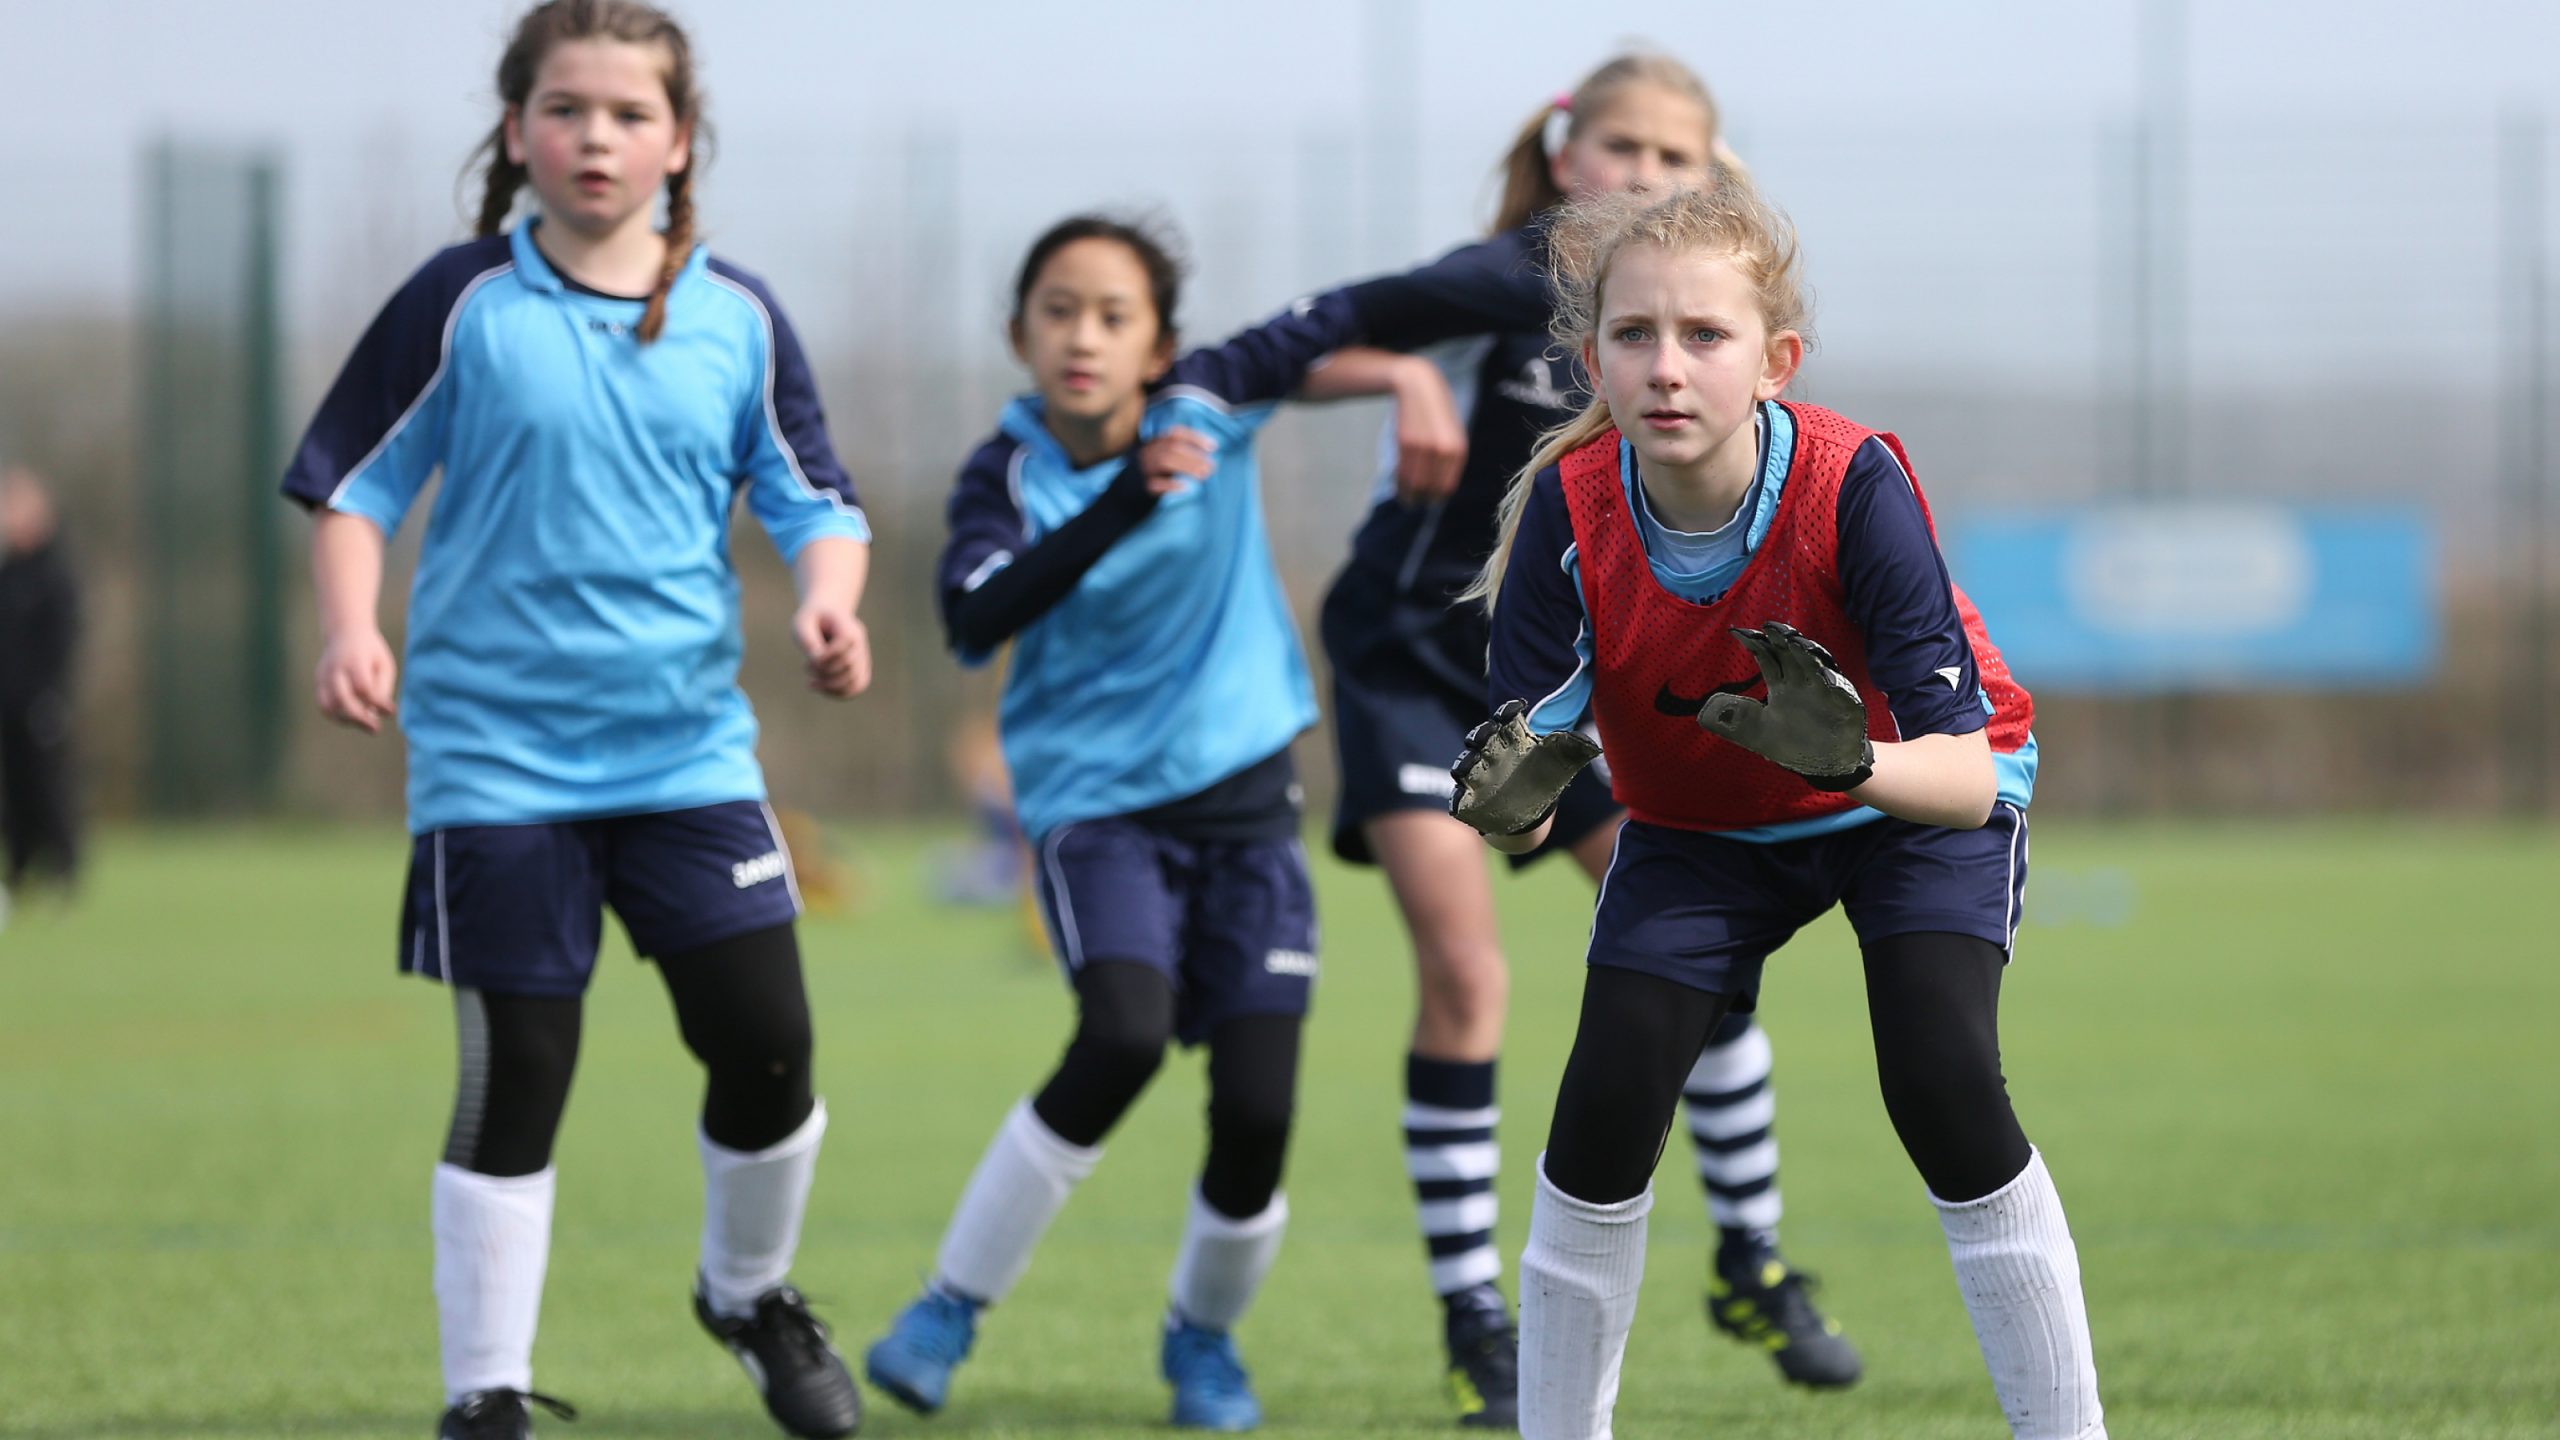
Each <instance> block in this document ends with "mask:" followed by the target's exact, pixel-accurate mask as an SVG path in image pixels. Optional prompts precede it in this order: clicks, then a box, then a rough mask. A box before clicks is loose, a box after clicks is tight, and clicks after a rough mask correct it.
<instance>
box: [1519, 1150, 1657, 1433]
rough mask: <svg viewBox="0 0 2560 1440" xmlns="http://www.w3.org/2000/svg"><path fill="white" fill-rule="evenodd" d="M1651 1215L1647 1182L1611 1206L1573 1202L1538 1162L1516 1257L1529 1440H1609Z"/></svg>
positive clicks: (1523, 1422)
mask: <svg viewBox="0 0 2560 1440" xmlns="http://www.w3.org/2000/svg"><path fill="white" fill-rule="evenodd" d="M1652 1209H1653V1190H1652V1188H1651V1187H1649V1186H1648V1187H1647V1188H1646V1189H1645V1191H1644V1193H1643V1194H1641V1195H1638V1196H1636V1197H1635V1198H1633V1199H1631V1200H1621V1201H1619V1202H1618V1203H1616V1204H1614V1205H1589V1204H1585V1203H1583V1202H1582V1201H1580V1200H1576V1199H1574V1198H1573V1197H1572V1196H1570V1195H1567V1194H1565V1193H1564V1192H1563V1191H1561V1190H1558V1189H1557V1188H1556V1187H1555V1186H1554V1185H1552V1184H1550V1183H1548V1181H1547V1158H1546V1157H1545V1156H1544V1155H1541V1156H1539V1157H1538V1198H1537V1203H1535V1204H1534V1205H1532V1206H1531V1207H1530V1209H1529V1246H1528V1248H1527V1249H1526V1250H1524V1251H1522V1252H1521V1255H1520V1433H1521V1435H1522V1436H1523V1437H1525V1440H1609V1412H1610V1411H1611V1410H1613V1409H1614V1408H1616V1406H1617V1403H1618V1367H1619V1365H1620V1364H1621V1363H1623V1362H1624V1361H1625V1359H1626V1354H1627V1332H1628V1331H1629V1330H1631V1329H1633V1328H1634V1327H1635V1322H1636V1290H1637V1287H1638V1286H1639V1285H1640V1284H1641V1283H1642V1281H1643V1279H1644V1232H1645V1216H1646V1214H1647V1213H1649V1212H1650V1211H1651V1210H1652Z"/></svg>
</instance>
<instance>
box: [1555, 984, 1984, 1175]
mask: <svg viewBox="0 0 2560 1440" xmlns="http://www.w3.org/2000/svg"><path fill="white" fill-rule="evenodd" d="M1864 959H1865V962H1866V972H1867V1015H1868V1020H1869V1023H1870V1025H1871V1026H1872V1028H1873V1030H1874V1032H1875V1046H1876V1074H1877V1078H1878V1080H1879V1082H1880V1083H1881V1085H1882V1087H1883V1090H1884V1103H1885V1113H1886V1114H1887V1115H1889V1116H1890V1117H1891V1118H1892V1120H1893V1128H1894V1133H1895V1134H1896V1135H1898V1136H1900V1137H1901V1139H1902V1148H1903V1150H1904V1152H1905V1153H1907V1154H1909V1155H1910V1157H1911V1163H1912V1164H1914V1165H1916V1166H1917V1167H1919V1170H1920V1178H1921V1179H1922V1180H1924V1181H1925V1182H1927V1184H1928V1186H1929V1189H1930V1192H1931V1193H1933V1194H1935V1195H1936V1196H1937V1197H1938V1198H1940V1199H1942V1200H1950V1201H1960V1200H1973V1199H1979V1198H1980V1197H1982V1196H1984V1195H1988V1194H1990V1193H1991V1192H1992V1191H1994V1190H1997V1189H1999V1188H2000V1187H2001V1186H2003V1185H2006V1184H2007V1183H2009V1181H2011V1180H2012V1179H2015V1178H2016V1177H2017V1175H2018V1172H2019V1171H2021V1170H2024V1169H2025V1168H2026V1166H2027V1137H2026V1132H2025V1131H2023V1130H2021V1129H2020V1128H2019V1127H2018V1117H2017V1114H2016V1112H2014V1111H2013V1110H2011V1109H2010V1106H2009V1091H2008V1086H2007V1084H2006V1083H2005V1082H2004V1081H2003V1080H2002V1079H2001V1077H2000V1028H1999V1011H2000V972H2001V967H2002V964H2003V957H2002V955H2001V953H2000V949H1999V947H1998V946H1995V945H1993V944H1991V943H1990V942H1989V941H1987V940H1981V939H1977V938H1975V937H1973V936H1970V935H1953V934H1944V933H1928V934H1918V935H1889V936H1886V937H1885V938H1883V939H1881V940H1878V941H1876V942H1875V943H1874V944H1871V945H1868V946H1867V947H1865V951H1864ZM1730 1000H1731V997H1729V996H1723V995H1715V994H1710V993H1708V992H1706V991H1703V990H1693V989H1690V988H1689V987H1688V986H1685V985H1681V984H1678V983H1676V982H1674V981H1670V980H1665V979H1662V978H1660V977H1659V976H1654V975H1647V974H1644V973H1642V972H1640V971H1635V970H1625V969H1620V968H1618V967H1616V966H1611V965H1594V966H1592V967H1591V971H1590V975H1589V977H1588V978H1587V980H1586V981H1585V982H1584V985H1583V989H1582V1020H1581V1025H1580V1028H1579V1029H1578V1030H1576V1032H1575V1034H1574V1040H1573V1055H1572V1058H1570V1059H1568V1060H1567V1061H1566V1062H1565V1068H1564V1082H1563V1084H1562V1085H1561V1086H1560V1087H1559V1089H1558V1090H1557V1093H1556V1113H1555V1120H1554V1122H1553V1125H1552V1126H1551V1128H1550V1129H1549V1131H1548V1134H1547V1179H1548V1181H1549V1182H1550V1183H1552V1184H1553V1185H1554V1186H1555V1187H1556V1188H1557V1189H1559V1190H1562V1191H1563V1192H1564V1193H1566V1194H1567V1195H1571V1196H1573V1197H1574V1198H1575V1199H1578V1200H1582V1201H1586V1202H1588V1203H1591V1204H1594V1205H1609V1204H1615V1203H1617V1202H1619V1201H1622V1200H1628V1199H1632V1198H1633V1197H1635V1196H1637V1195H1639V1194H1642V1193H1643V1191H1644V1188H1645V1185H1646V1182H1648V1181H1649V1180H1651V1179H1652V1178H1653V1170H1654V1166H1655V1164H1656V1163H1657V1162H1658V1161H1660V1160H1661V1158H1662V1146H1663V1142H1664V1141H1665V1140H1666V1139H1667V1138H1668V1137H1669V1135H1670V1131H1671V1117H1672V1110H1673V1107H1674V1106H1675V1105H1676V1104H1677V1103H1678V1102H1679V1099H1680V1082H1681V1081H1682V1080H1683V1079H1685V1078H1686V1077H1687V1076H1688V1073H1689V1067H1690V1066H1691V1065H1693V1064H1695V1063H1696V1061H1697V1058H1698V1051H1699V1050H1700V1049H1701V1048H1703V1047H1704V1046H1705V1044H1706V1042H1707V1037H1708V1036H1709V1035H1710V1034H1712V1033H1714V1031H1715V1030H1716V1027H1717V1026H1718V1024H1719V1023H1720V1022H1721V1021H1722V1020H1723V1019H1724V1017H1725V1015H1726V1012H1727V1011H1728V1009H1729V1008H1730Z"/></svg>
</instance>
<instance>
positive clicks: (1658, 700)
mask: <svg viewBox="0 0 2560 1440" xmlns="http://www.w3.org/2000/svg"><path fill="white" fill-rule="evenodd" d="M1761 683H1762V682H1761V679H1760V677H1759V676H1757V675H1754V676H1753V677H1751V678H1750V679H1748V680H1736V681H1734V682H1733V683H1732V684H1730V685H1719V686H1717V687H1716V688H1714V689H1713V690H1710V691H1708V692H1707V693H1706V694H1704V695H1701V696H1699V697H1698V698H1697V699H1695V700H1692V699H1690V698H1689V697H1688V696H1686V695H1683V694H1681V693H1680V692H1679V691H1677V690H1674V689H1672V688H1671V682H1670V681H1668V680H1665V681H1663V682H1662V688H1661V689H1659V690H1656V691H1655V692H1653V708H1654V709H1656V710H1659V711H1661V712H1662V713H1663V714H1665V715H1676V716H1678V717H1680V718H1681V719H1683V720H1695V719H1697V718H1698V712H1699V711H1701V710H1704V709H1705V708H1707V702H1708V701H1709V700H1712V699H1714V698H1715V697H1717V696H1718V695H1745V694H1748V693H1750V692H1751V691H1752V690H1753V689H1755V688H1757V687H1758V686H1759V685H1760V684H1761Z"/></svg>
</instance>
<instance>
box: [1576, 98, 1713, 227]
mask: <svg viewBox="0 0 2560 1440" xmlns="http://www.w3.org/2000/svg"><path fill="white" fill-rule="evenodd" d="M1714 143H1715V137H1714V136H1713V135H1712V134H1711V133H1710V132H1709V130H1708V127H1707V112H1706V109H1705V107H1703V106H1701V105H1699V104H1698V102H1697V101H1695V100H1692V99H1690V98H1689V97H1688V96H1686V95H1681V94H1678V93H1675V92H1673V91H1670V90H1666V89H1664V88H1662V87H1661V86H1659V85H1643V84H1637V85H1630V86H1628V87H1627V88H1625V89H1623V90H1621V91H1619V92H1618V93H1617V95H1616V96H1615V97H1613V98H1612V99H1611V100H1610V101H1609V103H1608V105H1607V107H1606V108H1604V109H1602V110H1601V111H1600V112H1599V113H1598V114H1596V115H1592V116H1589V117H1587V118H1585V119H1584V121H1583V122H1582V128H1581V129H1580V130H1578V131H1576V132H1575V134H1574V136H1573V138H1572V139H1570V140H1567V141H1566V142H1564V146H1563V148H1562V149H1559V150H1558V151H1556V153H1555V158H1554V159H1552V160H1550V161H1548V162H1547V164H1548V166H1549V167H1550V173H1552V174H1553V176H1554V177H1555V182H1556V188H1557V189H1558V190H1561V191H1563V192H1564V193H1565V195H1566V196H1567V197H1569V198H1571V199H1574V200H1577V201H1579V200H1589V199H1591V198H1592V197H1594V196H1597V195H1615V194H1618V193H1620V192H1622V191H1627V190H1633V189H1636V188H1637V187H1639V186H1642V187H1643V188H1645V189H1648V190H1665V189H1676V188H1679V187H1681V186H1691V185H1706V184H1709V183H1711V175H1712V172H1711V171H1710V169H1709V167H1708V160H1709V158H1710V157H1709V153H1708V152H1709V151H1710V149H1711V148H1712V147H1713V145H1714Z"/></svg>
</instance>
